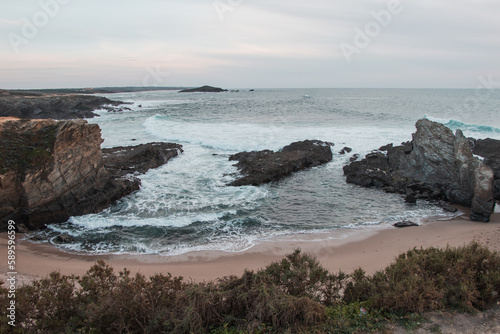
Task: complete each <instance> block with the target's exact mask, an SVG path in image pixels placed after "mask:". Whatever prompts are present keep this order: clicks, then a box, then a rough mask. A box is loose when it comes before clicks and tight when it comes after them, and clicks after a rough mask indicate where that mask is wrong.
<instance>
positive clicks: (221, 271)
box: [0, 213, 500, 284]
mask: <svg viewBox="0 0 500 334" xmlns="http://www.w3.org/2000/svg"><path fill="white" fill-rule="evenodd" d="M341 233H343V235H340V236H339V233H338V232H337V233H336V234H331V235H328V234H327V235H325V234H322V235H301V236H296V235H295V236H293V240H292V239H287V238H282V239H275V240H272V241H265V242H263V243H261V244H259V245H256V246H254V247H252V248H250V249H248V250H246V251H243V252H239V253H226V252H215V251H206V252H193V253H186V254H183V255H179V256H170V257H166V256H158V255H106V256H87V255H77V254H68V253H65V252H62V251H59V250H58V249H57V248H55V247H53V246H51V245H43V244H34V243H31V242H29V241H26V240H22V235H18V240H17V244H16V271H17V273H18V275H17V277H18V281H19V282H20V283H21V284H22V283H23V282H28V281H31V280H33V279H38V278H43V277H46V276H47V275H48V274H49V273H51V272H52V271H60V272H61V273H63V274H76V275H83V274H85V272H86V271H87V270H88V269H89V267H90V266H91V265H92V264H93V263H95V262H96V261H97V260H98V259H103V260H105V261H106V262H108V263H109V264H110V265H111V266H113V267H114V268H115V270H116V271H119V270H121V269H123V268H128V269H129V270H131V271H132V272H133V273H134V272H141V273H143V274H145V275H146V276H150V275H153V274H155V273H171V274H172V275H174V276H183V277H185V278H188V279H189V278H190V279H192V280H194V281H197V282H199V281H204V280H213V279H216V278H218V277H223V276H226V275H241V274H242V273H243V271H244V269H259V268H262V267H265V266H266V265H268V264H269V263H271V262H273V261H276V260H279V259H281V258H282V257H283V256H284V255H285V254H287V253H289V252H291V251H293V250H294V249H295V248H301V249H302V250H303V251H304V252H308V253H311V254H314V255H316V256H317V257H318V259H319V260H320V262H321V263H322V264H323V265H324V266H325V267H326V268H327V269H329V270H330V271H333V272H337V271H338V270H342V271H344V272H347V273H349V272H351V271H352V270H353V269H356V268H358V267H362V268H363V269H365V270H366V271H367V272H368V273H374V272H375V271H377V270H379V269H382V268H384V267H385V266H386V265H388V264H389V263H390V262H391V261H392V260H393V259H394V258H395V257H396V256H398V255H399V254H401V253H402V252H405V251H407V250H408V249H411V248H413V247H431V246H434V247H446V245H450V246H462V245H465V244H468V243H470V242H471V241H473V240H476V241H478V242H480V243H481V244H483V245H486V246H488V247H489V248H490V249H491V250H495V251H500V214H498V213H496V214H494V215H493V216H492V220H491V222H490V223H478V222H471V221H469V220H468V217H467V215H463V216H460V217H457V218H455V219H453V220H448V221H435V222H427V223H424V224H422V225H421V226H418V227H409V228H404V229H396V228H389V229H382V228H373V229H367V230H354V231H345V232H341ZM0 244H1V249H0V254H1V255H0V257H1V258H3V259H5V260H4V261H1V264H0V273H1V276H0V279H4V278H5V273H7V272H8V270H7V234H6V233H2V234H1V235H0Z"/></svg>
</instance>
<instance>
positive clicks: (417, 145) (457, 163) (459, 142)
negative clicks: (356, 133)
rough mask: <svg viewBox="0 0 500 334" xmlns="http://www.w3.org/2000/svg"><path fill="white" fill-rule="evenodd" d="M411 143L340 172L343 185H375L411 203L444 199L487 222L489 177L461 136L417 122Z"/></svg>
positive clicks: (489, 171) (491, 187)
mask: <svg viewBox="0 0 500 334" xmlns="http://www.w3.org/2000/svg"><path fill="white" fill-rule="evenodd" d="M416 127H417V132H416V133H415V134H413V140H412V142H411V143H405V144H403V145H402V146H396V147H392V146H390V145H388V146H387V147H385V148H386V149H387V154H383V153H380V152H376V153H372V154H369V155H367V156H366V158H365V159H363V160H361V161H355V162H353V163H351V164H350V165H348V166H345V167H344V174H345V175H346V178H347V182H350V183H355V184H358V185H361V186H365V187H369V186H375V187H379V188H384V189H386V190H388V191H389V190H390V191H399V192H401V193H406V194H407V195H408V192H411V195H412V197H413V198H424V199H437V200H439V199H444V200H447V201H450V202H453V203H457V204H460V205H464V206H468V207H471V219H472V220H478V221H489V217H490V215H491V213H492V212H493V209H494V205H495V200H494V194H493V190H494V173H493V170H492V169H491V168H489V167H488V166H487V165H486V164H483V163H482V162H481V161H480V160H479V159H478V158H476V157H474V156H473V154H472V147H471V145H470V141H469V140H468V139H467V138H465V137H464V135H463V134H462V131H460V130H457V132H456V134H455V135H454V134H453V132H452V131H451V130H450V129H448V128H447V127H445V126H444V125H442V124H440V123H435V122H432V121H429V120H427V119H422V120H419V121H418V122H417V124H416Z"/></svg>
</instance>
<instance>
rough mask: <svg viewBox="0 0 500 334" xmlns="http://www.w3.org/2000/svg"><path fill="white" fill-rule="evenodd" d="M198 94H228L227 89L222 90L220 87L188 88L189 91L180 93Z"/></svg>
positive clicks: (185, 90)
mask: <svg viewBox="0 0 500 334" xmlns="http://www.w3.org/2000/svg"><path fill="white" fill-rule="evenodd" d="M196 92H201V93H220V92H227V89H222V88H219V87H212V86H202V87H198V88H188V89H183V90H181V91H179V93H196Z"/></svg>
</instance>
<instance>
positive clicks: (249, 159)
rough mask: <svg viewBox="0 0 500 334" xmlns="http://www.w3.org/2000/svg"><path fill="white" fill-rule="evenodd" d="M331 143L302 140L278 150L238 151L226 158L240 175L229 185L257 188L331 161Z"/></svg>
mask: <svg viewBox="0 0 500 334" xmlns="http://www.w3.org/2000/svg"><path fill="white" fill-rule="evenodd" d="M331 145H333V144H331V143H326V142H322V141H318V140H305V141H302V142H295V143H292V144H290V145H288V146H285V147H284V148H283V149H282V150H281V151H278V152H273V151H270V150H264V151H259V152H241V153H238V154H235V155H232V156H230V157H229V160H230V161H238V163H237V164H236V165H235V166H236V167H238V169H239V170H240V172H241V174H242V175H243V176H242V177H241V178H239V179H237V180H235V181H233V182H231V183H230V184H229V185H230V186H243V185H259V184H262V183H268V182H273V181H278V180H279V179H281V178H283V177H285V176H287V175H290V174H291V173H293V172H298V171H300V170H302V169H305V168H308V167H315V166H319V165H321V164H324V163H326V162H329V161H331V160H332V158H333V155H332V150H331V149H330V146H331Z"/></svg>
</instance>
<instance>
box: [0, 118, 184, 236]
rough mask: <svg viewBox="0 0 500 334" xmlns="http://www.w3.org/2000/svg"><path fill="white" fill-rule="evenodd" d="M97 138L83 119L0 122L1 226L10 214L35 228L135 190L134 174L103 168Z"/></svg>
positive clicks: (91, 210)
mask: <svg viewBox="0 0 500 334" xmlns="http://www.w3.org/2000/svg"><path fill="white" fill-rule="evenodd" d="M102 141H103V140H102V138H101V130H100V128H99V126H98V125H96V124H88V123H87V121H84V120H73V121H59V122H56V121H52V120H3V121H0V230H3V229H5V224H7V221H8V220H9V219H12V220H14V221H15V222H16V223H19V224H24V225H25V226H26V227H27V228H28V229H39V228H43V227H44V226H45V225H46V224H51V223H59V222H64V221H67V220H68V219H69V217H70V216H78V215H83V214H88V213H96V212H99V211H101V210H103V209H104V208H106V207H108V206H109V205H111V204H112V203H113V202H114V201H116V200H118V199H120V198H122V197H123V196H126V195H128V194H130V193H131V192H133V191H135V190H138V189H139V186H140V180H139V179H137V178H135V177H133V176H127V177H118V176H122V175H123V174H124V173H123V172H117V171H116V170H118V168H117V167H116V168H115V170H112V172H110V171H109V170H108V169H107V168H106V167H105V165H104V159H103V155H102V152H101V147H100V145H101V143H102ZM153 146H155V145H153ZM132 150H133V148H132ZM176 152H177V150H176ZM168 154H171V152H170V153H167V155H168ZM153 156H155V154H153ZM122 157H123V158H124V160H126V159H127V158H128V157H130V155H129V154H128V153H126V152H125V153H123V154H122ZM160 160H161V157H160ZM109 161H115V162H116V161H117V160H116V159H114V160H113V159H110V160H109ZM124 163H125V162H124ZM155 164H156V163H155ZM129 165H130V166H131V165H132V164H129ZM127 168H128V167H127ZM144 168H145V167H144V166H141V167H140V170H141V171H142V170H145V169H144ZM127 170H130V169H127Z"/></svg>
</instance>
